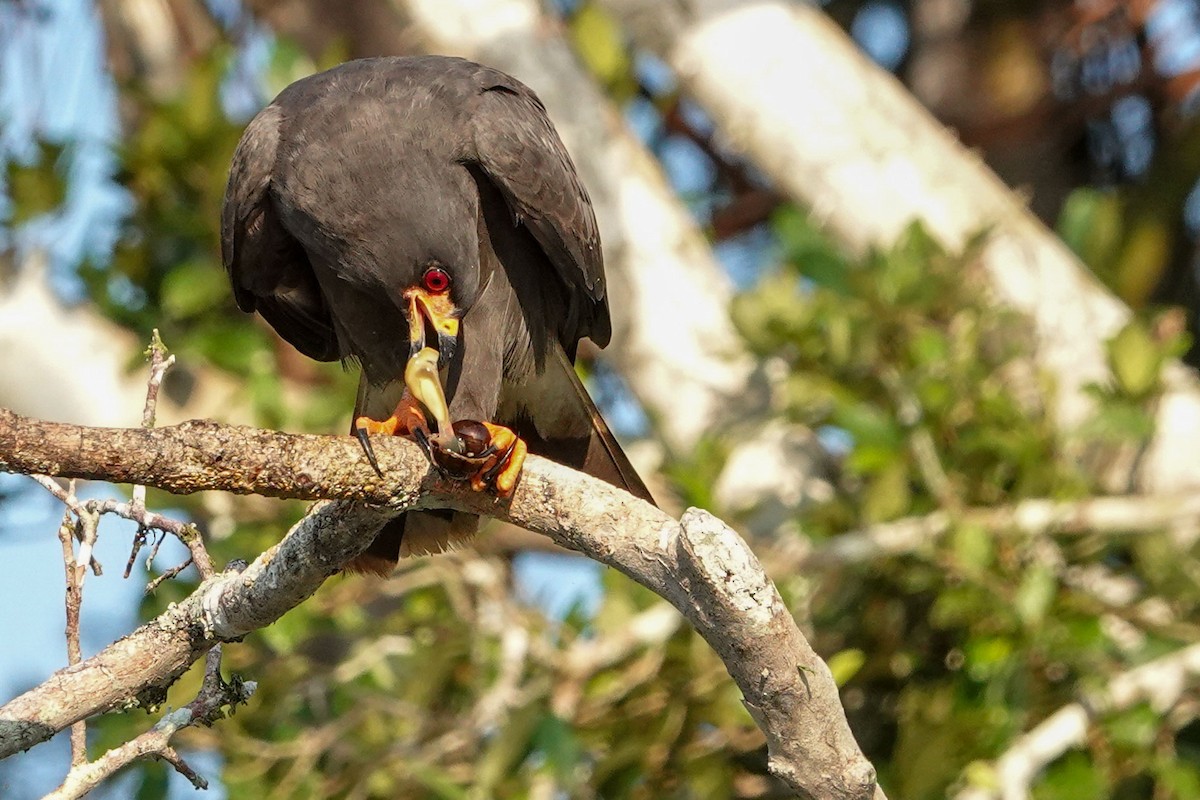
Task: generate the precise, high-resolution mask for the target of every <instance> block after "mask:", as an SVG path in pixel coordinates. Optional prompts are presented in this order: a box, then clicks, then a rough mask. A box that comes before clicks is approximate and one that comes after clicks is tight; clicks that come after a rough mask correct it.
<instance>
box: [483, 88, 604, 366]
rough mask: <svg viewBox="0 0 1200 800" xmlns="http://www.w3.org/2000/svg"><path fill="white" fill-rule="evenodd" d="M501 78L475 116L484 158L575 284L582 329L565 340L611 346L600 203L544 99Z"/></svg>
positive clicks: (517, 215) (571, 286) (516, 211)
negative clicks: (590, 196) (584, 180)
mask: <svg viewBox="0 0 1200 800" xmlns="http://www.w3.org/2000/svg"><path fill="white" fill-rule="evenodd" d="M493 75H494V76H495V80H490V81H487V82H486V85H485V88H484V91H483V92H482V94H481V95H480V96H479V97H478V98H477V103H478V107H477V109H476V112H475V113H474V114H473V115H472V126H473V133H474V143H475V148H476V154H475V155H476V158H477V159H478V163H479V165H480V167H482V168H483V171H484V172H485V173H486V174H487V176H488V178H490V179H491V181H492V182H493V183H494V184H495V185H496V187H497V188H499V189H500V192H501V193H502V194H503V195H504V199H505V200H506V201H507V203H508V207H509V210H510V211H511V212H512V214H513V219H514V221H515V222H516V223H517V224H523V225H525V226H526V227H527V228H528V229H529V231H530V232H531V233H533V236H534V238H536V239H537V241H538V244H540V245H541V247H542V250H543V251H545V253H546V255H547V257H549V259H550V262H551V263H552V264H553V265H554V268H555V270H556V271H557V273H558V276H559V277H560V278H561V279H562V281H563V283H564V284H565V285H566V287H567V289H568V292H569V297H570V300H571V303H572V304H573V305H574V306H575V308H573V309H572V311H574V312H575V314H576V315H577V317H576V318H577V320H578V324H577V328H578V330H575V331H566V332H565V333H566V336H565V338H566V339H568V340H569V341H567V342H564V345H565V346H567V347H568V349H570V350H572V351H573V349H574V342H575V341H577V340H578V339H579V338H580V337H581V336H588V337H590V338H591V339H592V341H594V342H595V343H596V344H597V345H599V346H601V347H604V346H605V345H607V344H608V340H609V338H610V337H611V335H612V327H611V323H610V321H609V316H608V301H607V300H606V299H605V293H604V292H605V290H604V258H603V256H602V254H601V252H600V234H599V231H598V230H597V227H596V216H595V214H594V213H593V211H592V203H591V201H590V200H589V199H588V195H587V191H586V190H585V189H584V188H583V185H582V184H581V183H580V182H579V176H578V175H577V174H576V172H575V165H574V164H573V163H572V162H571V157H570V156H569V155H567V151H566V148H565V147H563V144H562V141H561V140H560V139H559V138H558V134H557V133H556V132H555V131H554V128H553V126H552V125H551V123H550V119H549V118H548V117H547V116H546V109H545V107H544V106H543V105H542V103H541V101H540V100H539V99H538V98H537V96H536V95H535V94H534V93H533V92H532V91H531V90H530V89H528V88H527V87H526V86H524V85H523V84H521V83H519V82H517V81H516V80H513V79H511V78H508V76H505V75H501V74H500V73H493ZM572 335H574V338H572Z"/></svg>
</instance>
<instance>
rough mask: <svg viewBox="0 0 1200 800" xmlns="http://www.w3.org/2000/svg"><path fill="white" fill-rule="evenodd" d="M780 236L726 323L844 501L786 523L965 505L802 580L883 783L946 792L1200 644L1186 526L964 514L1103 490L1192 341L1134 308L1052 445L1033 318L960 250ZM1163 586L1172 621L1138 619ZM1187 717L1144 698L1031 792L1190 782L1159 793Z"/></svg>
mask: <svg viewBox="0 0 1200 800" xmlns="http://www.w3.org/2000/svg"><path fill="white" fill-rule="evenodd" d="M774 228H775V231H776V232H777V234H778V236H779V239H780V241H781V243H782V244H783V247H784V253H785V258H784V264H783V266H782V267H781V268H780V269H779V270H778V271H776V272H775V273H773V274H771V275H770V276H768V277H767V278H765V279H764V280H763V282H762V284H761V285H760V286H759V287H758V288H756V289H754V290H752V291H750V292H747V293H745V294H744V295H742V296H741V297H739V298H738V300H737V302H736V303H735V305H734V308H733V314H734V320H735V321H736V323H737V325H738V327H739V329H740V330H741V331H742V333H743V335H744V336H745V337H746V340H747V342H749V343H750V344H751V346H752V347H753V348H754V349H755V351H756V352H757V353H758V354H759V355H760V356H761V357H763V358H764V359H772V360H777V361H782V363H783V364H785V365H786V367H787V369H786V374H787V377H786V378H785V379H784V380H783V381H781V382H780V383H779V385H777V386H776V387H775V394H774V400H775V405H774V410H775V411H776V412H777V413H779V414H782V415H786V416H787V417H788V418H790V419H793V420H795V421H797V422H801V423H804V424H807V425H811V426H813V427H816V428H818V429H820V428H831V429H836V430H838V431H841V432H843V433H845V434H849V442H850V444H849V446H848V449H847V451H846V452H845V454H844V457H843V459H842V467H843V469H842V471H841V473H840V474H839V476H838V482H837V492H836V496H835V497H834V498H832V499H831V500H830V501H829V502H827V503H825V504H823V505H821V506H818V507H816V508H814V509H812V510H811V511H809V512H807V513H806V514H804V515H803V516H802V518H801V520H800V528H801V529H802V530H804V531H805V533H806V534H807V535H809V536H812V537H815V538H817V539H818V540H820V539H821V538H824V537H837V536H839V535H842V534H843V533H844V532H846V531H848V530H854V529H861V528H863V527H865V526H869V525H872V524H875V523H881V522H887V521H891V520H895V519H898V518H901V517H908V516H912V515H923V514H926V513H929V512H931V511H935V510H936V511H944V512H949V513H950V514H951V518H952V519H957V520H958V521H955V522H952V525H951V529H950V531H949V532H948V533H947V534H946V535H944V536H941V537H937V538H933V539H931V540H930V541H929V544H928V546H927V547H924V548H918V549H916V550H914V551H912V552H909V553H905V554H904V555H900V556H894V557H879V558H876V559H873V560H871V561H870V562H869V563H863V564H847V565H845V566H843V567H841V568H837V569H833V570H831V571H829V572H828V573H827V574H824V575H821V576H819V577H818V578H814V580H815V581H816V582H817V586H816V587H815V588H814V590H813V592H812V596H811V597H810V599H809V600H808V604H809V608H810V613H811V615H812V626H813V630H814V632H815V636H816V641H817V643H818V649H819V650H820V651H821V652H824V653H833V654H837V656H836V657H835V658H834V659H833V660H832V661H831V663H832V664H833V665H836V666H838V667H839V670H844V674H845V678H844V680H843V683H842V686H843V696H844V697H845V698H846V699H847V709H848V712H849V713H850V715H851V720H852V724H853V725H854V727H855V730H856V733H857V735H858V736H859V740H860V742H862V743H863V745H864V747H865V748H866V750H867V752H868V754H869V755H870V756H871V757H872V758H873V760H874V763H875V764H876V765H877V766H878V767H879V768H880V771H881V774H882V776H883V777H884V782H885V785H886V786H888V788H889V791H890V792H891V793H892V795H893V796H899V797H905V798H933V797H943V796H945V794H946V792H947V791H948V790H952V789H953V787H954V786H956V785H958V784H957V783H956V782H957V781H959V780H961V776H962V775H964V774H968V775H969V774H973V773H972V771H971V770H969V769H967V767H968V766H969V765H972V764H973V763H974V762H980V764H982V763H983V762H985V761H986V760H987V759H989V758H994V757H995V756H997V755H998V754H999V753H1000V752H1002V751H1003V750H1004V749H1005V747H1006V746H1007V745H1008V744H1009V743H1011V742H1012V740H1013V739H1014V737H1016V736H1017V735H1019V734H1020V733H1022V732H1023V731H1025V730H1027V729H1028V728H1029V727H1031V726H1032V725H1034V724H1036V723H1037V722H1038V721H1040V720H1042V719H1044V718H1045V717H1046V716H1048V715H1049V714H1051V713H1053V712H1054V711H1055V710H1057V709H1058V708H1060V707H1062V706H1064V705H1066V704H1068V703H1070V702H1072V701H1074V700H1076V699H1077V698H1078V694H1079V692H1080V691H1081V690H1083V691H1092V690H1097V689H1099V688H1101V687H1103V686H1105V685H1106V683H1107V681H1108V680H1109V679H1111V678H1112V677H1113V676H1114V675H1116V674H1118V673H1120V672H1122V671H1124V670H1126V669H1128V668H1130V667H1131V666H1132V665H1135V664H1138V663H1141V662H1144V661H1146V660H1148V659H1150V658H1153V657H1156V656H1158V655H1161V654H1163V653H1165V652H1170V651H1172V650H1175V649H1177V648H1178V647H1180V646H1183V645H1186V644H1188V643H1190V642H1192V641H1195V636H1196V634H1197V630H1196V628H1195V625H1194V624H1193V622H1192V621H1193V620H1194V619H1195V615H1196V612H1197V610H1198V608H1197V603H1198V602H1200V591H1198V590H1200V587H1198V586H1197V582H1196V581H1197V577H1198V576H1197V574H1196V573H1195V570H1194V568H1193V567H1192V564H1193V563H1194V561H1193V559H1194V557H1195V552H1194V551H1195V546H1194V545H1193V544H1192V543H1191V541H1190V540H1188V541H1185V542H1179V541H1176V540H1175V539H1173V538H1172V537H1171V536H1170V535H1168V534H1155V533H1149V534H1147V533H1144V532H1143V533H1139V534H1137V535H1131V536H1128V537H1126V536H1122V535H1120V534H1117V535H1115V536H1113V535H1106V536H1098V535H1094V534H1090V533H1087V532H1084V533H1080V534H1077V535H1071V536H1062V535H1053V536H1030V535H1024V534H1021V533H1018V532H1017V531H1015V530H1006V529H1005V526H1004V525H1003V524H1000V525H999V526H996V525H987V526H984V525H981V524H980V522H979V521H978V517H972V516H971V515H969V514H968V513H967V512H966V511H965V509H970V508H981V507H982V508H1005V507H1011V506H1013V505H1014V504H1017V503H1019V502H1020V501H1021V500H1023V499H1030V498H1054V499H1062V500H1068V499H1073V498H1083V497H1087V496H1089V495H1091V494H1093V493H1099V492H1100V491H1101V488H1102V487H1101V486H1100V485H1099V483H1098V477H1096V476H1098V475H1099V474H1101V473H1100V472H1099V471H1097V470H1096V469H1094V468H1093V469H1088V468H1087V467H1089V466H1091V465H1092V462H1094V461H1095V460H1096V458H1097V456H1096V453H1095V452H1094V449H1095V448H1097V447H1101V449H1103V450H1104V452H1105V454H1106V456H1107V457H1115V455H1116V454H1117V453H1120V452H1122V451H1123V449H1126V448H1128V449H1132V450H1136V449H1137V448H1138V447H1140V446H1141V444H1142V443H1144V442H1145V441H1146V440H1147V437H1148V436H1149V435H1150V433H1151V432H1152V415H1151V413H1150V412H1151V411H1152V409H1153V407H1154V403H1155V400H1156V398H1157V397H1158V395H1159V393H1160V392H1161V388H1162V387H1161V382H1160V375H1161V371H1162V369H1163V366H1164V364H1165V363H1166V361H1167V359H1168V358H1171V357H1174V356H1178V355H1179V354H1180V353H1181V352H1182V351H1183V350H1184V349H1186V344H1187V343H1186V341H1183V340H1182V339H1181V338H1180V337H1178V336H1175V337H1166V338H1165V339H1161V340H1160V338H1158V337H1155V336H1154V335H1152V334H1151V332H1150V330H1151V328H1150V326H1149V325H1148V324H1147V323H1145V322H1142V321H1139V320H1134V321H1132V322H1130V323H1129V325H1127V326H1126V327H1125V328H1124V329H1123V330H1122V331H1120V332H1119V333H1118V334H1117V336H1115V337H1114V338H1113V340H1112V341H1111V342H1110V343H1109V348H1108V353H1109V360H1110V367H1111V369H1112V374H1113V379H1112V381H1111V383H1109V384H1106V385H1103V386H1096V387H1094V388H1093V395H1094V396H1095V397H1096V399H1097V406H1096V409H1095V412H1094V415H1093V417H1092V418H1091V419H1090V420H1088V421H1087V422H1086V423H1085V424H1084V425H1082V426H1081V427H1080V429H1079V430H1078V431H1076V433H1075V435H1074V436H1068V437H1063V436H1061V435H1057V434H1056V431H1057V430H1058V426H1057V425H1056V422H1055V419H1054V416H1053V408H1054V387H1053V384H1052V382H1051V381H1049V380H1048V379H1047V377H1045V376H1041V375H1038V374H1037V373H1036V372H1035V371H1034V370H1033V369H1032V368H1031V367H1030V360H1029V356H1030V354H1031V345H1032V343H1031V341H1030V338H1029V336H1028V333H1027V327H1026V323H1024V322H1023V321H1022V320H1021V319H1019V318H1018V317H1016V316H1015V315H1013V314H1011V313H1009V312H1006V311H1004V310H1002V309H999V308H997V307H996V306H995V305H994V303H993V301H992V300H991V298H990V297H989V296H988V293H987V289H986V284H985V282H984V280H983V276H982V275H981V274H980V273H979V269H980V268H979V267H978V266H977V265H976V264H975V263H974V262H973V259H972V249H971V248H968V249H967V251H966V252H964V253H958V254H955V253H947V252H945V251H944V250H943V249H942V248H941V247H940V246H938V244H937V243H936V242H934V241H933V240H931V239H930V237H929V236H928V235H927V234H926V233H925V232H924V231H923V230H922V229H921V228H920V227H919V226H913V227H912V228H910V229H909V231H908V232H907V233H906V234H905V236H903V237H902V238H901V240H900V241H899V242H897V243H896V244H895V245H894V246H893V247H892V248H891V249H889V250H888V251H886V252H877V253H872V254H870V255H868V256H866V257H864V258H862V259H848V258H846V257H845V256H843V255H842V254H841V253H840V252H839V251H838V250H837V249H836V248H835V247H834V246H833V245H832V244H830V243H829V242H828V241H827V240H826V239H824V238H823V237H822V236H821V234H820V233H819V231H818V230H817V228H816V227H815V226H814V225H813V224H812V223H811V222H810V221H809V219H808V218H807V217H806V216H805V215H804V214H803V213H801V212H799V211H797V210H795V209H793V208H787V209H784V210H783V211H781V212H780V213H779V214H778V216H777V217H776V219H775V220H774ZM983 236H986V234H984V235H983ZM1180 548H1183V551H1182V552H1181V550H1180ZM768 558H769V556H768ZM1083 575H1088V576H1092V579H1093V580H1094V581H1100V582H1103V581H1106V580H1107V581H1113V582H1125V581H1128V582H1129V583H1128V584H1124V583H1122V585H1128V586H1130V587H1131V588H1132V598H1131V599H1130V600H1129V601H1128V602H1118V601H1112V600H1109V599H1106V597H1105V596H1104V594H1103V593H1102V592H1098V591H1097V590H1096V589H1095V585H1096V584H1095V583H1089V582H1088V581H1084V580H1082V579H1081V576H1083ZM1163 601H1165V602H1168V603H1169V605H1170V608H1171V611H1170V613H1169V614H1168V615H1165V616H1164V618H1163V619H1161V620H1154V621H1151V620H1148V619H1147V618H1146V617H1145V615H1144V614H1143V613H1142V611H1143V610H1144V608H1145V607H1146V606H1147V605H1151V604H1154V603H1157V602H1163ZM835 674H837V673H835ZM1179 727H1180V728H1182V729H1177V728H1175V727H1173V726H1172V724H1171V723H1170V722H1169V721H1168V720H1166V719H1164V718H1163V717H1162V716H1161V715H1160V714H1157V713H1152V712H1149V711H1148V709H1144V708H1141V709H1134V710H1132V711H1129V712H1123V713H1120V714H1115V715H1113V716H1112V717H1110V718H1105V719H1104V720H1103V721H1102V723H1101V724H1099V725H1097V726H1096V730H1095V731H1093V732H1092V733H1091V734H1090V736H1089V743H1088V749H1087V750H1086V752H1081V753H1073V754H1071V755H1069V756H1068V757H1066V758H1064V759H1062V760H1061V761H1060V762H1058V763H1056V764H1055V765H1054V767H1053V769H1052V770H1051V771H1050V772H1049V773H1048V774H1047V775H1046V777H1045V779H1044V780H1043V781H1041V782H1040V783H1039V784H1038V786H1037V796H1038V797H1044V798H1063V799H1064V800H1065V799H1066V798H1095V797H1150V796H1156V797H1157V796H1184V795H1175V794H1173V793H1172V792H1173V789H1172V788H1171V787H1175V786H1188V785H1192V784H1194V783H1195V782H1196V781H1197V780H1200V761H1197V759H1196V758H1195V754H1194V751H1192V750H1191V745H1190V740H1191V739H1193V738H1194V736H1195V733H1194V732H1193V731H1191V730H1190V729H1189V728H1184V727H1183V726H1179ZM1185 746H1186V747H1185ZM1177 752H1179V753H1183V755H1176V753H1177ZM1130 787H1139V788H1137V789H1136V790H1134V789H1131V788H1130Z"/></svg>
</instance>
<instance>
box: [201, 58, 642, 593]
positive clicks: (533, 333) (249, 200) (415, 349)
mask: <svg viewBox="0 0 1200 800" xmlns="http://www.w3.org/2000/svg"><path fill="white" fill-rule="evenodd" d="M221 245H222V255H223V259H224V262H225V268H226V269H227V270H228V272H229V278H230V281H231V282H232V284H233V291H234V296H235V297H236V299H237V303H238V306H239V307H240V308H241V309H242V310H243V311H247V312H252V311H258V312H259V313H260V314H262V316H263V318H264V319H266V320H267V322H269V323H270V324H271V325H272V326H273V327H274V328H275V330H276V331H278V332H279V335H280V336H282V337H283V338H284V339H286V340H287V341H288V342H290V343H291V344H292V345H294V346H295V347H296V348H297V349H298V350H300V352H302V353H304V354H305V355H308V356H310V357H311V358H314V359H317V360H319V361H334V360H338V359H342V360H353V361H357V362H358V363H359V364H360V365H361V367H362V377H361V379H360V383H359V392H358V400H357V405H356V408H355V424H354V430H355V432H356V433H358V434H359V436H360V440H361V441H363V442H364V447H365V448H366V449H367V452H368V456H370V458H371V459H372V463H374V456H373V454H371V451H370V444H369V440H368V439H367V434H378V433H396V434H407V435H412V436H413V437H414V438H416V439H417V440H418V441H420V442H422V443H423V444H425V445H426V447H427V448H428V450H429V452H430V454H431V456H435V457H436V458H435V460H436V461H438V462H440V463H443V464H445V463H447V462H448V461H449V462H454V463H470V464H471V467H470V472H471V474H470V475H469V477H470V480H471V482H472V485H473V486H474V487H475V488H476V489H480V490H485V489H486V490H490V491H494V492H496V493H497V494H500V495H502V496H503V495H507V494H510V493H511V492H512V491H513V487H514V485H515V482H516V479H517V477H518V474H519V472H520V467H521V461H522V460H523V458H524V454H525V448H526V446H528V450H529V451H530V452H533V453H537V454H539V455H543V456H546V457H549V458H552V459H554V460H556V461H559V462H561V463H564V464H567V465H569V466H572V467H575V468H578V469H582V470H584V471H586V472H588V473H590V474H592V475H595V476H596V477H599V478H602V479H604V480H606V481H608V482H609V483H612V484H614V485H616V486H618V487H621V488H624V489H626V490H628V491H630V492H631V493H633V494H636V495H638V496H640V497H642V498H645V499H647V500H649V499H650V494H649V492H648V491H647V490H646V487H645V485H644V484H643V483H642V481H641V480H640V479H639V478H638V476H637V473H636V472H635V471H634V470H633V468H632V466H631V465H630V463H629V460H628V459H627V458H626V456H625V454H624V453H623V452H622V450H621V448H620V446H619V445H618V444H617V443H616V441H615V440H614V439H613V437H612V434H611V433H610V432H609V430H608V427H607V426H606V425H605V424H604V421H603V420H602V419H601V418H600V415H599V414H598V412H597V411H596V408H595V406H594V405H593V403H592V401H591V399H590V398H589V397H588V395H587V392H586V391H585V390H584V388H583V386H582V384H581V383H580V382H579V379H578V378H577V377H576V375H575V371H574V369H573V367H572V363H573V362H574V359H575V351H576V347H577V345H578V342H579V340H580V339H581V338H583V337H585V336H586V337H589V338H590V339H591V340H592V341H594V342H595V343H596V344H597V345H599V346H601V347H603V346H604V345H606V344H608V341H609V338H610V336H611V326H610V322H609V312H608V300H607V298H606V296H605V287H604V265H603V260H602V257H601V253H600V241H599V236H598V234H597V230H596V219H595V216H594V214H593V212H592V206H591V202H590V200H589V199H588V196H587V192H586V191H585V190H584V188H583V186H582V185H581V184H580V182H579V177H578V175H577V174H576V172H575V167H574V165H573V164H572V163H571V159H570V157H569V156H568V155H567V152H566V149H565V148H564V147H563V144H562V142H561V141H560V140H559V138H558V135H557V133H556V132H555V131H554V128H553V126H552V125H551V123H550V121H549V119H548V118H547V116H546V111H545V108H544V107H543V106H542V103H541V101H540V100H538V98H537V96H536V95H535V94H534V93H533V92H532V91H531V90H530V89H529V88H527V87H526V86H525V85H524V84H522V83H520V82H519V81H517V80H516V79H514V78H512V77H510V76H508V75H505V74H504V73H502V72H498V71H496V70H494V69H490V68H488V67H484V66H481V65H479V64H474V63H471V62H469V61H464V60H462V59H457V58H447V57H439V56H423V57H414V58H375V59H364V60H361V61H352V62H350V63H347V64H343V65H341V66H339V67H336V68H334V69H331V70H329V71H327V72H323V73H320V74H318V75H313V76H311V77H309V78H305V79H303V80H300V81H297V82H296V83H294V84H292V85H291V86H289V87H288V88H286V89H284V90H283V92H281V93H280V95H279V96H278V97H277V98H276V99H275V101H274V102H272V103H271V104H270V105H269V106H267V108H265V109H263V111H261V112H260V113H259V114H258V115H257V116H256V117H255V118H254V119H253V120H252V121H251V122H250V124H249V126H248V127H247V128H246V131H245V133H244V134H243V135H242V140H241V142H240V143H239V144H238V148H237V152H236V153H235V154H234V157H233V165H232V168H231V170H230V175H229V185H228V187H227V189H226V192H225V205H224V209H223V211H222V215H221ZM451 420H453V421H454V422H455V424H456V425H459V428H460V431H459V433H461V434H462V435H461V436H460V435H458V434H457V433H456V432H455V430H454V429H453V427H452V426H451V424H450V421H451ZM460 421H480V422H483V423H484V427H482V428H481V427H480V426H478V425H472V424H470V422H464V423H462V424H459V422H460ZM481 449H482V454H481V457H479V458H475V459H473V460H471V461H469V462H467V461H464V460H463V459H461V458H459V457H458V456H456V454H457V453H463V452H464V451H465V452H466V454H467V455H475V454H478V453H479V451H480V450H481ZM456 458H457V461H455V459H456ZM376 468H377V469H378V467H376ZM476 526H477V519H476V518H475V517H473V516H471V515H466V514H461V513H458V512H449V511H446V512H410V513H407V514H405V515H403V516H402V517H400V518H398V519H397V520H395V521H394V522H392V523H390V524H389V525H388V526H386V527H385V528H384V529H383V530H382V531H381V532H380V534H379V536H378V537H377V538H376V540H375V542H374V543H373V544H372V545H371V547H370V548H369V549H368V550H367V552H366V554H365V555H364V556H362V557H361V558H360V559H358V560H357V561H356V562H354V563H353V564H351V568H352V569H358V570H366V571H375V572H386V571H388V570H390V569H391V568H392V567H393V566H394V565H395V563H396V560H397V559H398V558H399V557H400V556H401V555H405V554H409V553H428V552H438V551H441V550H444V549H446V548H447V547H449V546H451V545H453V544H455V543H458V542H460V541H462V540H463V539H464V538H466V537H469V536H470V535H472V534H473V533H474V531H475V529H476Z"/></svg>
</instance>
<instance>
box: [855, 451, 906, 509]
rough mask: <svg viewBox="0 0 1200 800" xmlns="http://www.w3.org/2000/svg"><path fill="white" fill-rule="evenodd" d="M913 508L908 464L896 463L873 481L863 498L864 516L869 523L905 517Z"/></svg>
mask: <svg viewBox="0 0 1200 800" xmlns="http://www.w3.org/2000/svg"><path fill="white" fill-rule="evenodd" d="M911 506H912V488H911V487H910V486H909V480H908V464H906V463H905V462H903V461H894V462H893V463H892V464H891V465H890V466H889V467H887V468H886V469H885V470H883V472H880V473H879V474H878V475H876V476H875V477H874V478H872V479H871V481H870V483H869V485H868V487H867V492H866V496H865V497H864V498H863V516H864V517H865V518H866V520H867V521H868V522H883V521H886V520H889V519H895V518H896V517H900V516H903V515H904V514H905V513H907V512H908V510H909V508H910V507H911Z"/></svg>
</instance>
